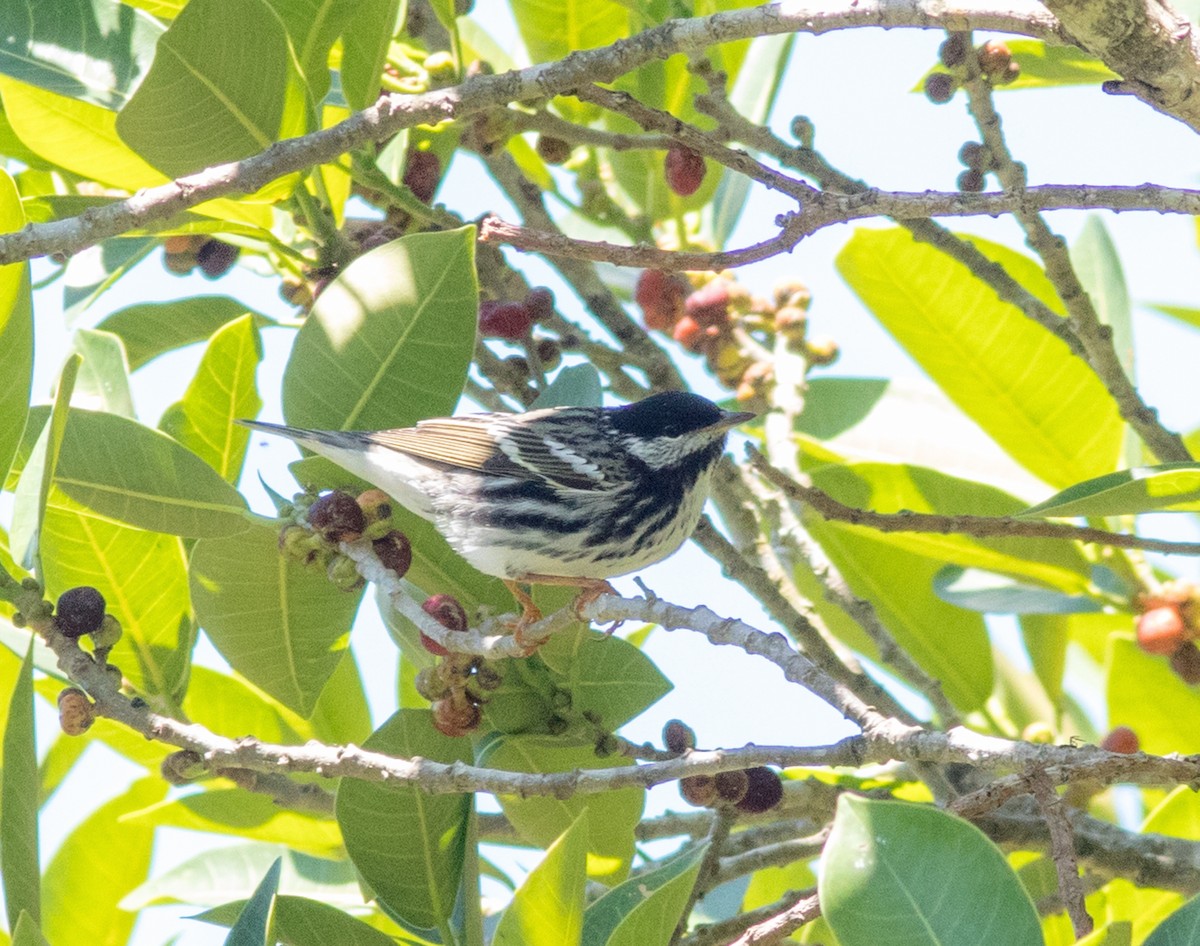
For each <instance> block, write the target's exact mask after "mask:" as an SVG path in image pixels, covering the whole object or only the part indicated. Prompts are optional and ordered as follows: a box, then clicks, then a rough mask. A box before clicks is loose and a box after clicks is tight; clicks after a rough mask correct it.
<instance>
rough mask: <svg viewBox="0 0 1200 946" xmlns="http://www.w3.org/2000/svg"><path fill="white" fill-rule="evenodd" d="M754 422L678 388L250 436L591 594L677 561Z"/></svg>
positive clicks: (519, 566) (516, 575)
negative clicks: (732, 433) (367, 427)
mask: <svg viewBox="0 0 1200 946" xmlns="http://www.w3.org/2000/svg"><path fill="white" fill-rule="evenodd" d="M753 416H754V415H753V414H747V413H737V412H733V411H725V410H722V409H721V408H719V407H717V405H715V404H713V403H712V402H711V401H708V400H705V399H704V398H702V397H700V396H699V395H696V394H688V393H683V392H679V391H671V392H667V393H665V394H656V395H654V396H652V397H648V398H646V399H645V400H643V401H638V402H637V403H636V404H630V405H627V406H625V407H609V408H603V407H557V408H548V409H546V410H537V411H528V412H527V413H524V414H468V415H464V416H461V417H439V418H435V419H432V420H424V421H421V422H420V423H418V424H417V426H416V427H406V428H402V429H398V430H379V431H354V430H345V431H333V430H301V429H299V428H296V427H282V426H278V425H275V424H263V423H258V422H254V421H242V423H244V424H246V426H248V427H254V428H256V429H258V430H265V431H267V432H269V433H273V434H279V435H280V436H283V437H288V438H290V439H292V440H295V441H296V442H297V443H299V444H301V445H302V446H304V447H306V448H308V449H309V450H311V451H313V452H314V453H318V454H320V455H321V456H324V457H328V458H329V459H330V460H333V461H334V462H335V463H337V464H338V465H339V466H341V467H344V468H345V469H347V470H349V471H350V472H351V473H354V474H355V475H356V476H359V477H361V478H362V479H365V480H367V481H368V482H370V483H373V484H375V485H376V486H378V487H379V488H380V489H382V490H383V491H384V492H385V493H387V494H389V495H390V496H392V497H393V498H394V499H395V500H396V501H397V502H399V503H400V504H401V505H403V506H405V507H406V508H408V509H410V510H412V511H413V512H415V513H416V514H417V515H419V516H421V517H423V518H425V519H428V520H430V521H432V522H433V524H434V525H435V526H436V527H437V529H438V531H439V532H441V533H442V535H444V536H445V537H446V539H447V540H448V541H449V543H450V545H451V547H452V548H454V550H455V551H457V552H458V553H459V554H460V555H462V556H463V558H465V559H466V560H467V561H468V562H470V563H471V564H472V565H474V566H475V567H476V568H477V569H479V570H480V571H481V572H483V573H484V574H487V575H495V576H496V577H498V578H502V579H504V581H505V583H506V584H507V585H508V587H509V589H510V590H511V591H512V592H513V595H514V596H515V597H516V599H517V600H518V601H519V602H520V603H521V605H522V606H523V608H524V614H523V616H522V621H521V625H522V626H527V625H528V624H529V623H531V622H532V621H534V620H537V618H538V617H539V616H540V615H539V613H538V611H537V609H536V608H535V607H534V606H533V602H532V600H531V599H530V598H529V595H528V594H526V593H525V591H524V590H523V589H522V588H521V587H520V584H521V583H535V584H559V585H577V586H579V587H582V588H583V589H585V590H584V595H585V596H594V595H596V594H599V593H601V592H603V591H610V590H611V587H610V586H609V585H608V582H607V581H605V579H607V578H610V577H612V576H614V575H624V574H627V573H628V572H632V571H635V570H637V569H639V568H642V567H644V566H646V565H650V564H652V563H654V562H657V561H659V560H660V559H663V558H666V557H667V556H668V555H670V554H671V553H672V552H674V551H675V550H676V549H677V548H679V546H680V545H682V544H683V542H684V540H685V539H687V537H688V536H689V535H691V533H692V530H693V529H695V527H696V522H697V521H698V520H699V518H700V512H701V510H702V509H703V507H704V503H705V500H706V499H707V498H708V487H709V479H710V477H711V474H712V471H713V469H714V468H715V467H716V464H717V461H718V460H719V459H720V457H721V454H722V452H723V451H724V449H725V436H726V434H727V433H728V431H729V429H730V428H731V427H734V426H736V425H737V424H740V423H743V422H744V421H747V420H749V419H750V418H751V417H753Z"/></svg>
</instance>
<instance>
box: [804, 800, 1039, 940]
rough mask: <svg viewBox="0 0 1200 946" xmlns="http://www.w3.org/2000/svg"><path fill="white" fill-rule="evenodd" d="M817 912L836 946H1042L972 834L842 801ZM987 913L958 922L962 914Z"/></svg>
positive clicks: (1022, 895)
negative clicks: (982, 905)
mask: <svg viewBox="0 0 1200 946" xmlns="http://www.w3.org/2000/svg"><path fill="white" fill-rule="evenodd" d="M818 889H819V891H820V897H821V912H822V913H823V914H824V915H825V918H826V919H827V920H828V921H829V925H830V926H831V927H832V928H833V931H834V932H835V933H836V934H837V937H838V941H839V943H840V944H841V946H877V944H878V943H879V929H880V927H879V923H880V917H887V937H888V943H889V946H935V944H936V946H993V944H995V946H1040V944H1041V943H1042V942H1043V940H1042V932H1041V928H1040V927H1039V925H1038V918H1037V912H1036V911H1035V910H1034V908H1033V903H1032V902H1030V900H1029V895H1028V894H1027V893H1026V892H1025V890H1024V888H1022V887H1021V884H1020V881H1018V880H1017V875H1016V874H1015V873H1013V870H1012V868H1011V867H1009V866H1008V863H1007V862H1006V861H1005V859H1004V855H1003V854H1002V853H1000V850H999V848H997V847H996V846H995V845H994V844H992V842H991V841H989V840H988V839H987V837H985V836H984V834H983V832H982V831H980V830H979V829H978V828H976V827H975V826H974V825H971V824H968V823H967V822H965V821H961V820H959V819H958V818H955V817H953V816H951V815H948V814H946V813H944V812H941V811H938V810H937V809H935V808H932V807H929V806H925V805H913V804H909V803H906V802H894V801H871V800H868V799H866V798H857V797H854V796H851V795H843V796H841V797H840V798H839V799H838V806H837V815H836V816H835V818H834V822H833V831H832V833H831V834H830V837H829V841H828V843H827V844H826V846H825V853H824V856H823V857H822V859H821V869H820V883H819V885H818ZM981 890H986V891H987V899H986V909H981V910H976V911H974V912H973V913H971V915H970V918H969V919H966V920H964V914H963V910H962V905H963V904H964V903H978V902H979V892H980V891H981Z"/></svg>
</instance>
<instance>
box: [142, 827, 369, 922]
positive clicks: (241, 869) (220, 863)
mask: <svg viewBox="0 0 1200 946" xmlns="http://www.w3.org/2000/svg"><path fill="white" fill-rule="evenodd" d="M276 860H282V862H283V868H282V872H281V873H280V877H279V890H280V892H281V893H290V894H296V895H298V896H309V897H317V898H319V899H321V900H322V901H324V902H326V903H328V904H330V905H332V906H334V907H338V908H341V909H362V906H363V896H362V889H361V888H360V887H359V885H358V881H357V880H356V877H355V873H354V867H353V865H351V863H350V862H349V861H346V860H328V859H326V858H320V857H312V856H311V855H308V854H301V853H299V852H298V851H292V850H289V849H288V848H286V847H284V846H282V845H278V844H264V843H262V842H254V843H249V844H234V845H231V846H228V847H220V848H214V849H212V850H209V851H204V852H203V853H200V854H196V855H194V856H193V857H190V858H188V859H187V860H186V861H184V862H183V863H182V864H179V865H178V866H177V867H173V868H171V869H170V870H167V871H165V872H164V873H161V874H157V875H156V876H154V877H152V878H151V879H150V880H147V881H146V882H145V883H144V884H142V885H141V886H140V887H138V888H137V889H136V890H133V891H131V892H130V893H129V894H128V895H126V897H125V898H124V899H123V900H122V901H121V908H122V909H123V910H134V911H137V910H142V909H144V908H146V907H150V906H158V905H162V904H172V903H192V904H196V905H198V906H214V907H215V906H219V905H221V904H224V903H226V902H228V901H229V900H230V899H242V900H244V899H246V898H248V897H249V896H250V894H251V893H252V892H253V890H254V888H255V885H256V884H257V883H258V882H259V879H260V878H261V877H262V875H263V874H264V873H265V872H266V870H267V869H268V868H269V867H270V866H271V864H272V863H273V862H274V861H276ZM230 922H232V918H231V919H230Z"/></svg>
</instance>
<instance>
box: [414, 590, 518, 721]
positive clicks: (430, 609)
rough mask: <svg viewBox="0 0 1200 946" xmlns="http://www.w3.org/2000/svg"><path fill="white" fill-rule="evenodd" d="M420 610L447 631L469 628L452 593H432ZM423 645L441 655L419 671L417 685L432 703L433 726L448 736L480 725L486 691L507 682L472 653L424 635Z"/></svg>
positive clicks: (463, 611)
mask: <svg viewBox="0 0 1200 946" xmlns="http://www.w3.org/2000/svg"><path fill="white" fill-rule="evenodd" d="M421 609H422V610H423V611H424V612H425V613H426V614H428V615H429V616H430V617H431V618H433V619H434V620H435V621H437V622H438V623H439V624H440V625H442V627H444V628H446V630H448V631H456V632H462V631H465V630H466V629H467V627H468V622H467V612H466V609H464V608H463V606H462V604H461V603H460V602H459V600H458V599H457V598H455V597H454V596H453V595H432V596H431V597H429V598H426V599H425V601H424V603H423V604H422V605H421ZM420 640H421V646H422V647H424V648H425V649H426V650H427V651H429V652H430V653H431V654H433V655H434V656H436V657H438V658H440V659H439V660H438V662H437V663H436V664H434V666H432V667H426V668H425V669H423V670H421V671H420V672H419V673H418V674H417V679H416V688H417V692H418V693H420V694H421V696H423V697H425V699H427V700H429V702H430V704H431V705H430V707H429V708H430V710H432V712H433V725H434V728H435V729H437V730H438V732H440V733H442V734H443V735H446V736H465V735H467V734H468V733H471V732H473V731H474V730H475V729H477V728H478V727H479V723H480V722H481V721H482V719H483V711H482V709H481V707H482V706H483V704H484V703H486V702H487V693H489V692H490V691H492V690H495V689H496V688H498V687H499V686H500V684H501V683H503V682H504V678H503V676H502V675H501V674H500V672H499V671H498V670H497V669H496V668H495V667H494V666H493V665H491V664H490V663H488V662H487V661H485V660H483V658H481V657H475V656H472V655H471V654H456V653H452V652H451V651H448V650H447V649H446V648H445V647H443V646H442V645H441V644H439V643H438V642H437V641H435V640H434V639H433V638H432V637H429V636H428V635H427V634H425V632H424V631H422V632H421V635H420Z"/></svg>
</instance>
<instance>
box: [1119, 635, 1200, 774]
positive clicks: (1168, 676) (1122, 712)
mask: <svg viewBox="0 0 1200 946" xmlns="http://www.w3.org/2000/svg"><path fill="white" fill-rule="evenodd" d="M1130 623H1131V624H1132V620H1131V621H1130ZM1104 670H1105V677H1106V685H1105V694H1106V697H1107V701H1108V722H1109V725H1110V726H1129V727H1130V728H1132V729H1133V731H1134V732H1136V733H1137V734H1138V740H1139V742H1140V743H1141V747H1142V749H1143V750H1144V751H1146V752H1153V753H1156V754H1162V753H1168V752H1179V753H1182V754H1185V755H1187V754H1190V753H1193V752H1200V734H1197V733H1196V732H1195V730H1194V728H1193V727H1191V726H1186V725H1181V724H1180V721H1181V720H1188V719H1192V718H1193V717H1194V715H1195V714H1196V713H1200V693H1198V692H1197V691H1196V690H1194V689H1193V688H1191V687H1189V686H1188V685H1187V684H1186V683H1184V682H1183V681H1182V680H1180V679H1179V677H1178V676H1177V675H1176V673H1175V672H1174V671H1173V670H1172V669H1171V667H1170V665H1169V664H1168V663H1167V661H1166V660H1163V659H1162V658H1161V657H1155V656H1152V655H1150V654H1147V653H1145V652H1144V651H1142V649H1141V648H1140V647H1138V646H1137V644H1136V643H1135V642H1134V640H1133V638H1132V636H1130V635H1129V634H1113V635H1110V637H1109V640H1108V655H1107V659H1106V661H1105V668H1104Z"/></svg>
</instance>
